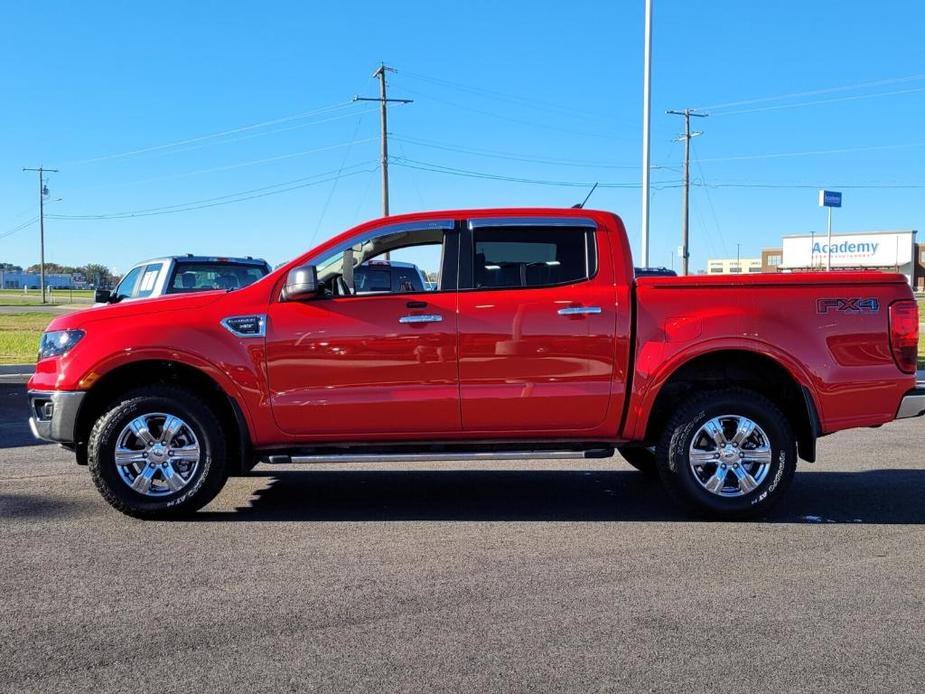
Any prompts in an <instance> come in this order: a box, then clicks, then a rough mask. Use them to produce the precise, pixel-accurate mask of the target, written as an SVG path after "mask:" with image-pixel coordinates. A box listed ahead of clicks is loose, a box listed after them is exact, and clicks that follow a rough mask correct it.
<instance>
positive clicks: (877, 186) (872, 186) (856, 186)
mask: <svg viewBox="0 0 925 694" xmlns="http://www.w3.org/2000/svg"><path fill="white" fill-rule="evenodd" d="M692 185H696V186H703V187H707V188H767V189H778V188H779V189H803V188H807V189H811V190H818V189H819V188H820V187H821V186H820V185H819V184H818V183H750V182H744V181H739V182H728V183H706V182H704V181H700V182H696V181H695V182H693V183H692ZM829 187H831V188H846V189H849V190H920V189H925V183H853V184H852V183H833V184H831V185H830V186H829Z"/></svg>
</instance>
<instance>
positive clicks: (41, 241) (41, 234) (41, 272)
mask: <svg viewBox="0 0 925 694" xmlns="http://www.w3.org/2000/svg"><path fill="white" fill-rule="evenodd" d="M23 171H37V172H38V174H39V248H40V255H39V282H40V283H41V287H42V303H43V304H44V303H45V196H46V195H47V194H48V190H46V188H45V174H46V173H58V169H46V168H44V167H41V166H40V167H39V168H37V169H27V168H23Z"/></svg>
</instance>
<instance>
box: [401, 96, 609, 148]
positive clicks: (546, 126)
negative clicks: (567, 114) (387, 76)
mask: <svg viewBox="0 0 925 694" xmlns="http://www.w3.org/2000/svg"><path fill="white" fill-rule="evenodd" d="M405 91H406V92H408V93H409V94H416V95H418V96H423V97H424V99H425V100H430V101H435V102H437V103H440V104H444V105H446V106H452V107H453V108H455V109H458V110H462V111H469V112H471V113H478V114H479V115H482V116H488V117H490V118H497V119H498V120H503V121H507V122H509V123H516V124H517V125H527V126H530V127H532V128H540V129H543V130H552V131H555V132H562V133H567V134H569V135H578V136H580V137H594V138H600V139H606V140H612V139H613V138H612V137H610V136H608V135H601V134H599V133H588V132H583V131H580V130H572V129H570V128H560V127H558V126H555V125H550V124H549V123H537V122H535V121H530V120H524V119H522V118H511V117H510V116H504V115H501V114H500V113H494V112H492V111H485V110H484V109H480V108H473V107H472V106H469V105H467V104H460V103H459V102H456V101H450V100H448V99H442V98H440V97H437V96H433V95H431V94H428V93H426V92H422V91H420V90H417V89H409V88H407V87H405Z"/></svg>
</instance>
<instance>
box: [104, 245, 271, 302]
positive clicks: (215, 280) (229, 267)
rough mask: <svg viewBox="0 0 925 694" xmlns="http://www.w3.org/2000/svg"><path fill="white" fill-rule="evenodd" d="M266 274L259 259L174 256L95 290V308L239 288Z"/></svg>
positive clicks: (141, 266)
mask: <svg viewBox="0 0 925 694" xmlns="http://www.w3.org/2000/svg"><path fill="white" fill-rule="evenodd" d="M268 274H270V266H269V264H268V263H267V261H265V260H262V259H260V258H251V257H247V258H219V257H214V256H201V255H174V256H169V257H166V258H155V259H153V260H146V261H144V262H143V263H138V265H136V266H135V267H133V268H132V269H131V270H129V271H128V272H127V273H125V276H124V277H123V278H122V280H121V281H120V282H119V284H118V286H116V288H115V289H113V290H112V291H110V290H107V289H98V290H96V305H98V306H99V305H102V304H115V303H119V302H121V301H135V300H137V299H150V298H153V297H156V296H162V295H164V294H188V293H190V292H203V291H209V290H212V289H224V290H226V291H227V290H229V289H240V288H241V287H246V286H247V285H249V284H251V283H253V282H256V281H257V280H259V279H260V278H261V277H264V276H266V275H268Z"/></svg>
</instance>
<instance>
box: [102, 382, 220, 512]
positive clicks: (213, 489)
mask: <svg viewBox="0 0 925 694" xmlns="http://www.w3.org/2000/svg"><path fill="white" fill-rule="evenodd" d="M87 448H88V451H87V453H88V456H87V457H88V462H89V467H90V473H91V475H92V476H93V482H94V483H95V484H96V487H97V489H99V491H100V493H101V494H102V495H103V498H104V499H106V501H108V502H109V503H110V504H111V505H112V506H113V507H114V508H116V509H118V510H119V511H121V512H122V513H125V514H128V515H130V516H134V517H136V518H152V519H153V518H166V517H170V516H176V515H180V514H183V513H189V512H191V511H195V510H197V509H200V508H202V507H203V506H205V505H206V504H207V503H209V502H210V501H211V500H212V499H213V498H215V496H216V495H217V494H218V493H219V491H221V489H222V486H223V485H224V484H225V479H226V470H225V461H226V446H225V439H224V436H223V435H222V430H221V426H220V424H219V422H218V420H217V419H216V417H215V415H214V414H213V413H212V411H211V410H210V409H209V407H208V405H206V403H204V402H203V401H202V400H201V399H200V398H199V397H198V396H197V395H196V394H195V393H194V392H192V391H190V390H187V389H186V388H181V387H178V386H173V385H152V386H146V387H144V388H139V389H138V390H135V391H132V392H129V393H126V394H125V395H124V396H122V397H121V398H119V399H118V400H117V401H115V402H114V403H112V405H111V406H110V408H109V410H108V411H107V412H106V413H105V414H104V415H103V416H102V417H100V419H99V420H98V421H97V422H96V424H95V425H94V426H93V429H92V431H91V432H90V439H89V442H88V447H87Z"/></svg>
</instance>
